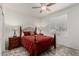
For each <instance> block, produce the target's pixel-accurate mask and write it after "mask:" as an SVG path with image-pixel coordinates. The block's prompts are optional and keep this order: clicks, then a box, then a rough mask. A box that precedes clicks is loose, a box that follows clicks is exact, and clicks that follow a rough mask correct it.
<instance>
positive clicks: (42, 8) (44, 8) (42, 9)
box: [32, 3, 55, 13]
mask: <svg viewBox="0 0 79 59" xmlns="http://www.w3.org/2000/svg"><path fill="white" fill-rule="evenodd" d="M54 4H55V3H40V5H41V6H39V7H32V8H33V9H37V8H40V9H41V10H40V13H42V12H43V11H50V9H49V8H48V7H50V6H52V5H54Z"/></svg>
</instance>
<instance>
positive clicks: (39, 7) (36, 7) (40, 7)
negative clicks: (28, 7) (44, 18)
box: [32, 7, 41, 8]
mask: <svg viewBox="0 0 79 59" xmlns="http://www.w3.org/2000/svg"><path fill="white" fill-rule="evenodd" d="M32 8H41V7H32Z"/></svg>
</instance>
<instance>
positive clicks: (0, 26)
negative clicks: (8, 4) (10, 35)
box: [0, 8, 4, 55]
mask: <svg viewBox="0 0 79 59" xmlns="http://www.w3.org/2000/svg"><path fill="white" fill-rule="evenodd" d="M3 39H4V18H3V16H2V10H1V8H0V55H2V44H3V42H2V41H3Z"/></svg>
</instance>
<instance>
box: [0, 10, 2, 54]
mask: <svg viewBox="0 0 79 59" xmlns="http://www.w3.org/2000/svg"><path fill="white" fill-rule="evenodd" d="M1 40H2V14H1V9H0V55H1Z"/></svg>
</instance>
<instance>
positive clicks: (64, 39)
mask: <svg viewBox="0 0 79 59" xmlns="http://www.w3.org/2000/svg"><path fill="white" fill-rule="evenodd" d="M62 15H63V16H64V15H65V16H64V17H62ZM42 20H43V22H45V23H47V24H48V22H49V23H50V24H49V26H51V25H52V26H55V25H53V23H55V24H56V23H63V22H64V23H65V25H67V31H65V32H63V33H62V32H61V35H59V36H57V43H58V44H62V45H65V46H68V47H71V48H75V49H79V4H76V5H74V6H72V7H71V8H67V9H64V10H61V11H59V12H56V13H53V14H50V15H48V16H46V17H44V18H43V19H42ZM60 20H61V21H62V22H61V21H60ZM49 28H50V27H49ZM45 29H48V27H46V28H45ZM51 30H52V29H51V28H50V29H49V31H47V32H50V31H51ZM45 33H46V32H45ZM47 34H50V33H47Z"/></svg>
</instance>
